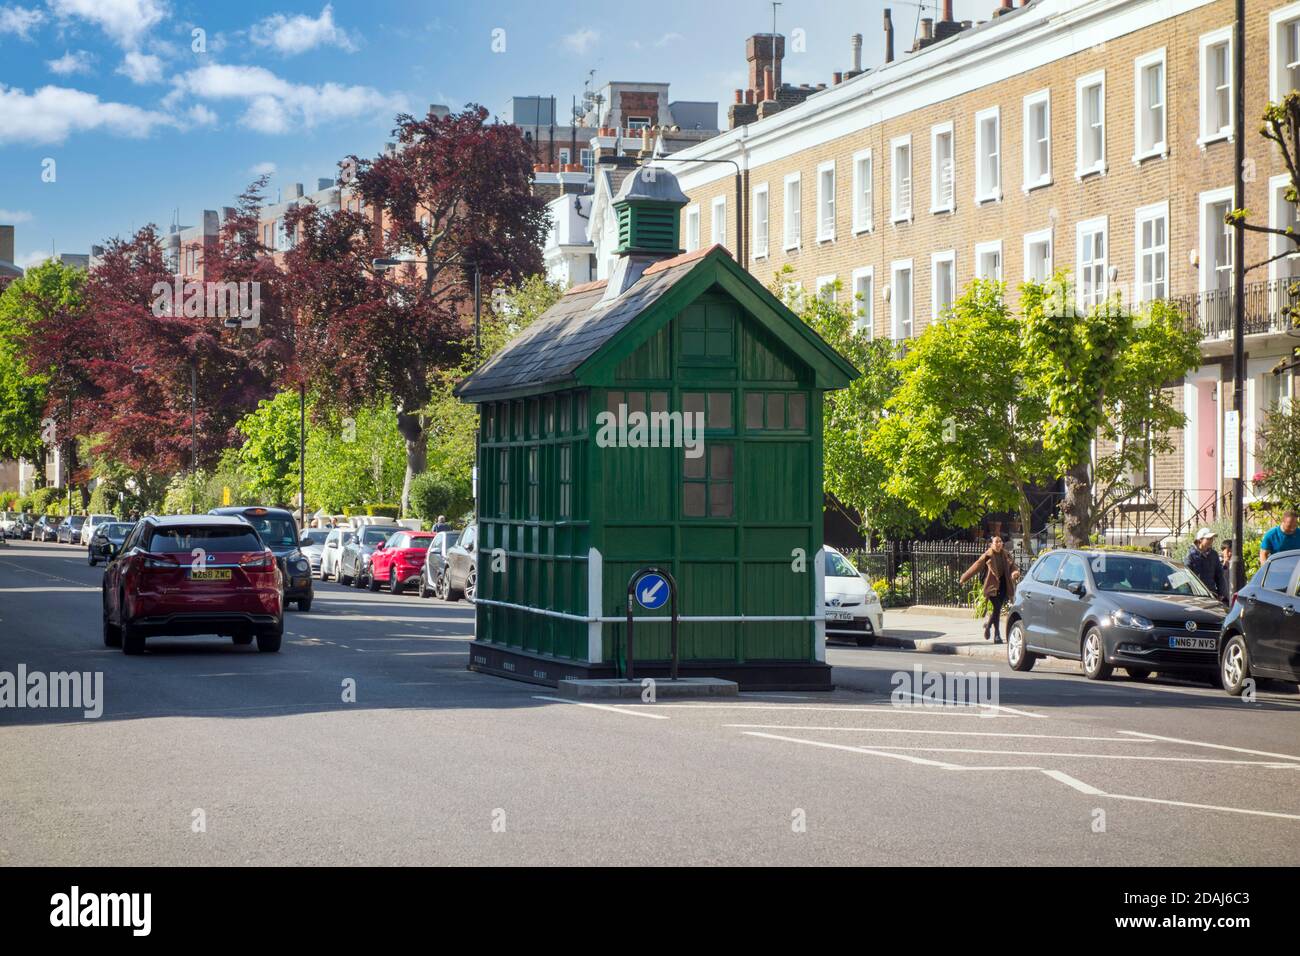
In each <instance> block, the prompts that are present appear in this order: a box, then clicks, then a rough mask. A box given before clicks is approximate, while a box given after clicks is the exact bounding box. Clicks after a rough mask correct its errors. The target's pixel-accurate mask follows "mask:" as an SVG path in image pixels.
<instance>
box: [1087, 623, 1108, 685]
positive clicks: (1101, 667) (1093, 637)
mask: <svg viewBox="0 0 1300 956" xmlns="http://www.w3.org/2000/svg"><path fill="white" fill-rule="evenodd" d="M1082 657H1083V676H1084V677H1086V678H1088V680H1106V679H1107V678H1108V677H1110V675H1111V673H1112V671H1113V670H1114V668H1113V667H1112V666H1111V665H1110V664H1107V663H1106V646H1105V645H1104V644H1103V643H1102V640H1101V631H1100V630H1098V629H1097V628H1095V627H1090V628H1088V633H1087V634H1085V635H1083V654H1082Z"/></svg>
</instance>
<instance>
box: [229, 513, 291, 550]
mask: <svg viewBox="0 0 1300 956" xmlns="http://www.w3.org/2000/svg"><path fill="white" fill-rule="evenodd" d="M243 517H244V520H245V521H247V522H248V523H249V524H251V525H252V526H253V527H254V528H256V529H257V533H258V534H260V535H261V536H262V540H263V541H265V542H266V546H267V547H268V548H292V547H294V546H296V545H297V544H298V531H297V529H296V528H295V527H294V526H293V521H292V520H290V519H289V518H278V517H276V516H275V515H244V516H243Z"/></svg>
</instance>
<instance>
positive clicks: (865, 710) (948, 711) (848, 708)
mask: <svg viewBox="0 0 1300 956" xmlns="http://www.w3.org/2000/svg"><path fill="white" fill-rule="evenodd" d="M880 704H883V705H885V706H887V707H889V713H891V714H924V715H927V716H932V717H971V718H974V719H976V720H988V719H989V715H987V714H977V713H970V712H963V708H960V707H894V706H891V705H890V703H889V701H888V700H882V701H880V703H879V704H876V705H867V706H863V705H861V704H842V705H841V706H839V707H835V706H819V705H804V704H687V703H663V704H656V705H655V706H656V707H682V708H685V709H687V710H805V711H809V710H822V711H831V712H833V713H837V714H879V713H880V712H881V708H880ZM993 716H994V717H998V716H1001V715H999V714H994V715H993Z"/></svg>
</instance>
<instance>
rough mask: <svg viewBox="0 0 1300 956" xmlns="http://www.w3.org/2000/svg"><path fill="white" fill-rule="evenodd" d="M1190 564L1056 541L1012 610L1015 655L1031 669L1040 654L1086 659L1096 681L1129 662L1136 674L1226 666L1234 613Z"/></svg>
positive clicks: (1022, 667) (1205, 672)
mask: <svg viewBox="0 0 1300 956" xmlns="http://www.w3.org/2000/svg"><path fill="white" fill-rule="evenodd" d="M1226 610H1227V609H1226V608H1225V607H1224V606H1223V603H1222V602H1221V601H1220V600H1219V599H1218V598H1216V597H1215V596H1214V595H1212V594H1211V593H1210V591H1209V589H1208V588H1206V586H1205V585H1204V584H1202V583H1201V580H1200V578H1198V577H1197V576H1196V575H1195V574H1194V573H1192V572H1191V571H1190V570H1188V569H1187V568H1186V567H1185V566H1184V565H1182V564H1179V563H1178V562H1176V561H1171V560H1169V559H1168V558H1164V557H1161V556H1159V555H1155V554H1142V553H1139V552H1133V551H1108V550H1096V551H1093V550H1074V549H1067V548H1063V549H1058V550H1053V551H1049V552H1047V553H1046V554H1043V555H1042V556H1040V557H1039V558H1038V560H1037V561H1035V562H1034V566H1033V568H1031V569H1030V572H1029V574H1028V575H1026V576H1025V578H1024V579H1023V580H1022V581H1021V583H1020V584H1019V585H1018V586H1017V587H1016V596H1015V599H1014V600H1013V601H1012V603H1011V607H1010V614H1009V617H1008V619H1007V662H1008V663H1009V664H1010V665H1011V668H1012V670H1017V671H1027V670H1029V669H1030V668H1031V667H1033V666H1034V662H1035V661H1036V660H1038V658H1040V657H1059V658H1065V659H1067V660H1076V661H1081V662H1082V663H1083V673H1084V675H1085V676H1086V677H1089V678H1091V679H1092V680H1105V679H1106V678H1107V677H1109V676H1110V675H1111V672H1112V670H1113V668H1114V667H1116V666H1119V667H1123V668H1124V670H1125V671H1127V672H1128V676H1129V677H1130V678H1131V679H1132V680H1146V679H1147V678H1148V677H1150V676H1151V674H1152V673H1153V672H1155V671H1159V672H1160V673H1162V674H1168V673H1175V672H1191V673H1196V674H1199V675H1202V676H1205V677H1207V678H1208V677H1212V676H1213V675H1215V673H1216V671H1217V668H1218V656H1217V652H1218V646H1219V639H1218V634H1219V628H1220V627H1221V626H1222V624H1223V618H1224V615H1225V613H1226Z"/></svg>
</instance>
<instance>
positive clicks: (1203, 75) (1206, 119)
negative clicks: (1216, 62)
mask: <svg viewBox="0 0 1300 956" xmlns="http://www.w3.org/2000/svg"><path fill="white" fill-rule="evenodd" d="M1220 43H1227V45H1228V55H1227V57H1226V58H1225V64H1226V65H1225V69H1226V71H1227V74H1228V109H1227V114H1226V116H1225V117H1224V121H1225V122H1224V125H1222V126H1220V127H1219V128H1218V129H1214V130H1212V129H1210V128H1209V123H1210V115H1209V110H1208V107H1209V105H1210V104H1209V97H1208V96H1206V91H1207V90H1208V88H1209V82H1210V75H1209V70H1208V69H1207V67H1208V66H1209V57H1208V54H1209V52H1210V47H1213V46H1218V45H1219V44H1220ZM1232 56H1233V52H1232V27H1230V26H1228V27H1222V28H1220V29H1218V30H1213V31H1211V32H1209V33H1202V34H1201V41H1200V75H1199V78H1198V81H1197V86H1198V91H1197V102H1198V104H1199V105H1198V107H1197V112H1198V114H1199V121H1198V122H1199V125H1198V126H1197V130H1198V132H1199V133H1200V135H1199V136H1198V137H1197V139H1196V144H1197V145H1198V146H1200V147H1201V149H1205V148H1206V147H1207V146H1208V145H1209V144H1210V143H1216V142H1219V141H1221V140H1227V141H1228V142H1232V135H1233V134H1232V117H1233V110H1234V109H1235V108H1236V97H1237V91H1236V90H1235V89H1234V88H1233V83H1232Z"/></svg>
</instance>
